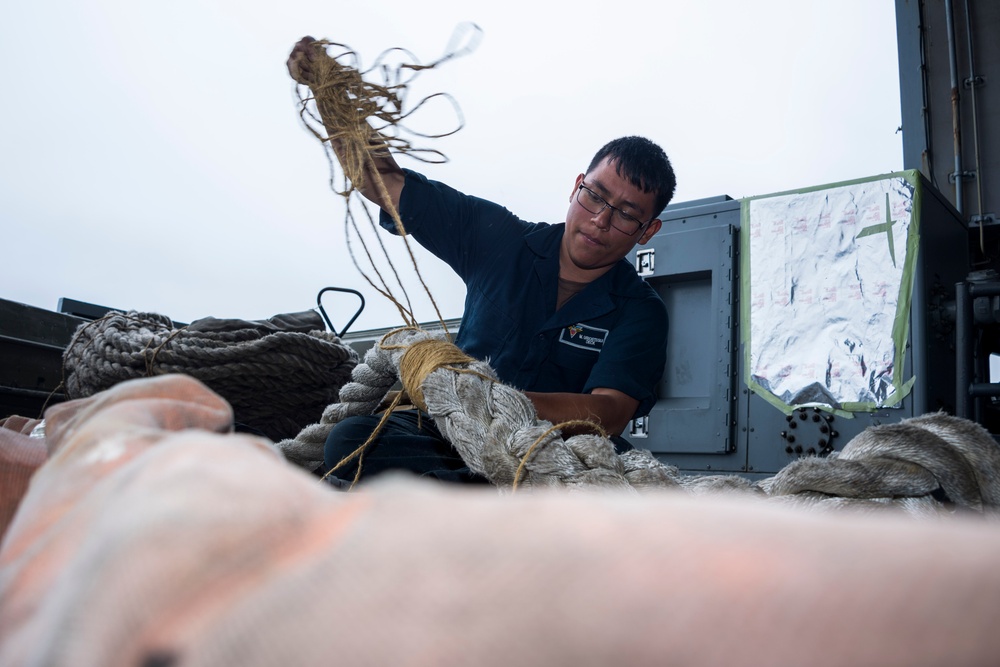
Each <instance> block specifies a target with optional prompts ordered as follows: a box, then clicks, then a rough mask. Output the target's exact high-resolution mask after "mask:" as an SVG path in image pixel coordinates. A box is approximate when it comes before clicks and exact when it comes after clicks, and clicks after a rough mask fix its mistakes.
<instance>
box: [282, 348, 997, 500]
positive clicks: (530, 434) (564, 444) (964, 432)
mask: <svg viewBox="0 0 1000 667" xmlns="http://www.w3.org/2000/svg"><path fill="white" fill-rule="evenodd" d="M439 345H441V346H449V345H450V344H449V343H447V342H445V341H444V340H442V336H441V335H440V334H435V333H430V332H427V331H421V330H418V329H402V330H398V331H396V332H392V333H390V334H388V335H387V336H386V337H385V338H384V339H383V340H382V341H381V342H380V343H379V344H377V345H375V346H374V347H372V348H371V349H370V350H369V351H368V353H367V354H366V355H365V359H364V363H362V364H359V365H358V366H357V367H356V368H355V369H354V372H353V374H352V381H351V382H349V383H347V384H346V385H344V387H343V389H342V390H341V400H342V401H343V402H342V403H338V404H335V405H331V406H329V407H328V408H327V410H326V411H325V412H324V414H323V421H322V423H321V424H315V425H312V426H310V427H309V428H307V429H306V430H304V431H303V433H301V434H300V435H299V437H298V438H296V439H294V440H289V441H285V442H283V443H279V447H280V448H281V449H282V450H283V451H285V453H286V456H288V457H289V458H290V459H292V460H295V461H297V462H299V463H305V462H309V463H310V464H313V467H315V466H318V465H319V463H321V461H322V449H323V443H324V442H325V440H326V436H327V435H328V434H329V431H330V429H332V427H333V425H334V424H335V423H337V422H338V421H340V420H341V419H343V418H345V417H347V416H351V415H358V414H371V413H372V412H373V411H374V410H376V409H378V407H379V406H380V405H381V404H382V403H383V400H384V398H385V397H386V395H387V393H388V391H389V390H390V389H391V387H392V386H393V385H394V383H395V382H396V380H397V378H398V376H399V371H398V369H399V368H401V367H402V368H407V367H413V368H417V369H419V370H417V371H412V372H415V375H416V376H415V377H412V378H408V379H404V380H403V384H404V386H407V385H409V386H413V385H415V384H416V385H419V387H420V392H421V394H422V399H420V401H421V403H422V404H423V409H425V410H426V411H427V412H428V413H429V414H430V415H431V417H432V418H433V419H434V421H435V423H436V424H437V426H438V428H439V429H440V430H441V432H442V434H443V435H444V436H445V437H446V438H447V439H448V440H449V441H450V442H451V443H452V445H453V446H454V447H455V449H456V450H457V451H458V453H459V454H460V455H461V457H462V459H463V460H464V461H465V462H466V464H467V465H468V466H469V467H470V468H471V469H472V470H474V471H475V472H477V473H479V474H481V475H484V476H485V477H487V478H488V479H489V480H490V481H491V482H493V484H495V485H496V486H497V487H499V488H500V489H501V490H504V489H506V490H508V491H509V490H511V489H514V488H515V487H516V488H521V487H562V488H570V489H574V488H575V489H585V488H618V489H628V490H635V491H639V490H647V489H665V488H678V489H683V490H685V491H687V492H689V493H695V494H703V493H716V492H721V491H725V492H738V493H745V494H751V495H755V496H759V497H766V498H768V499H769V500H772V501H776V502H782V503H787V504H795V505H800V506H809V507H813V508H817V509H841V508H850V509H854V510H870V511H874V510H881V509H884V508H895V509H898V510H901V511H903V512H906V513H908V514H911V515H914V516H936V515H939V514H942V513H949V512H951V511H952V510H953V509H954V508H955V507H960V508H965V509H969V510H973V511H983V512H989V513H991V514H992V513H994V512H995V510H996V508H997V507H998V506H1000V447H998V446H997V444H996V443H995V442H994V441H993V439H992V437H991V436H990V435H989V434H988V433H986V432H985V430H984V429H982V428H981V427H979V426H978V425H976V424H974V423H972V422H969V421H968V420H964V419H959V418H956V417H951V416H949V415H945V414H943V413H938V414H930V415H925V416H923V417H918V418H915V419H910V420H905V421H903V422H902V423H900V424H897V425H892V426H882V427H871V428H869V429H866V430H865V431H864V432H862V433H861V434H860V435H859V436H857V437H856V438H854V439H853V440H852V441H851V442H850V443H848V445H847V446H846V447H845V448H844V450H843V451H842V452H841V453H840V454H839V455H836V456H831V457H829V458H818V457H809V458H805V459H799V460H798V461H795V462H793V463H791V464H789V465H788V466H786V468H784V469H783V470H781V471H780V472H779V473H778V474H777V475H775V476H774V477H771V478H768V479H765V480H761V481H760V482H758V483H754V482H751V481H749V480H747V479H746V478H744V477H742V476H739V475H682V474H680V473H679V471H678V469H677V468H676V467H674V466H671V465H667V464H664V463H663V462H661V461H659V460H658V459H656V457H655V456H653V454H652V453H650V452H648V451H645V450H632V451H629V452H625V453H624V454H620V455H619V454H616V453H615V451H614V447H613V445H612V443H611V442H610V441H609V440H608V439H607V438H605V437H602V436H599V435H593V434H587V435H576V436H572V437H569V438H566V439H563V438H562V433H561V431H560V429H559V428H558V425H553V424H551V423H549V422H547V421H544V420H539V419H538V417H537V414H536V412H535V409H534V406H533V405H532V404H531V401H530V400H528V398H527V397H526V396H525V395H524V394H523V393H522V392H520V391H517V390H515V389H513V388H511V387H509V386H506V385H504V384H502V383H500V382H499V381H497V379H496V375H495V374H494V372H493V370H492V369H491V368H490V366H489V365H488V364H487V363H485V362H481V361H477V360H474V359H469V358H468V357H466V356H465V355H464V354H462V353H461V352H460V351H456V350H450V351H444V352H441V353H440V358H441V359H443V360H444V361H442V363H440V364H439V365H435V364H433V363H430V364H428V363H424V360H423V359H416V360H414V359H412V358H411V359H407V355H409V354H412V353H413V351H414V350H423V351H425V352H426V351H431V352H430V353H431V354H432V355H437V354H438V351H437V350H436V349H435V348H436V347H437V346H439ZM423 353H424V352H421V353H420V354H423ZM409 391H411V392H412V391H413V389H412V388H411V389H409ZM942 493H943V496H942Z"/></svg>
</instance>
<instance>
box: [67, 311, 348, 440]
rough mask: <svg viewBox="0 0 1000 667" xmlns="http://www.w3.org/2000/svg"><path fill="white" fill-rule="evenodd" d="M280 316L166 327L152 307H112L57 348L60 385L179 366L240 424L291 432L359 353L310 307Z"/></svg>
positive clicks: (87, 387) (82, 393)
mask: <svg viewBox="0 0 1000 667" xmlns="http://www.w3.org/2000/svg"><path fill="white" fill-rule="evenodd" d="M281 317H282V316H278V317H276V318H272V320H270V321H268V322H266V323H253V322H246V321H242V320H215V319H214V318H206V319H205V320H198V321H196V322H193V323H192V324H191V325H189V326H188V327H183V328H174V326H173V323H172V322H171V320H170V319H169V318H167V317H164V316H163V315H159V314H156V313H140V312H136V311H130V312H128V313H121V312H115V311H112V312H111V313H108V314H107V315H106V316H104V317H102V318H101V319H99V320H95V321H94V322H90V323H87V324H82V325H80V327H79V328H78V329H77V331H76V333H75V334H74V335H73V339H72V340H71V341H70V344H69V345H68V346H67V348H66V350H65V352H64V353H63V370H64V373H65V385H66V391H67V393H68V395H69V396H70V397H71V398H83V397H86V396H90V395H92V394H95V393H97V392H99V391H102V390H104V389H107V388H109V387H111V386H112V385H115V384H117V383H119V382H122V381H124V380H129V379H133V378H140V377H149V376H153V375H162V374H166V373H183V374H185V375H190V376H191V377H194V378H197V379H198V380H201V381H202V382H204V383H205V384H206V385H208V386H209V387H210V388H211V389H213V390H214V391H215V392H216V393H218V394H219V395H221V396H222V397H223V398H225V399H226V400H227V401H229V403H230V405H232V407H233V412H234V414H235V418H236V421H237V422H238V423H239V424H242V425H244V426H247V427H249V428H250V429H251V430H255V431H259V432H260V433H262V434H263V435H265V436H267V437H268V438H271V439H272V440H280V439H281V438H285V437H289V436H290V435H293V434H295V433H297V432H298V431H299V430H301V429H302V428H303V427H304V426H305V425H308V424H310V423H311V422H313V421H315V419H316V416H317V415H319V414H321V413H322V411H323V409H324V408H325V407H326V406H327V405H329V404H330V403H331V402H334V401H336V400H338V397H339V390H340V387H341V385H343V384H344V383H345V382H346V381H347V380H348V379H349V378H350V373H351V370H352V369H353V368H354V367H355V366H356V365H357V361H358V355H357V353H356V352H355V351H354V350H352V349H351V348H350V347H348V346H347V345H345V344H344V343H342V342H341V340H340V339H339V338H338V337H337V336H335V335H334V334H332V333H329V332H327V331H325V330H323V323H322V320H320V318H319V315H317V314H316V313H315V312H312V311H307V312H305V313H296V314H293V315H288V316H284V320H281V319H279V318H281ZM276 321H277V324H276V323H275V322H276ZM289 321H290V322H289ZM282 327H284V328H285V330H282ZM287 329H292V330H287Z"/></svg>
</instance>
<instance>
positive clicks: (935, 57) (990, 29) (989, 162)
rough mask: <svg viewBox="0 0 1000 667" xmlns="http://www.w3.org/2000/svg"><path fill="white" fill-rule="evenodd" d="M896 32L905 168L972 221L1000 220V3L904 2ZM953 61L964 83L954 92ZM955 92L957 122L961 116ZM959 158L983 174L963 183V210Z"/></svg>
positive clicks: (963, 165) (965, 167)
mask: <svg viewBox="0 0 1000 667" xmlns="http://www.w3.org/2000/svg"><path fill="white" fill-rule="evenodd" d="M949 5H950V7H951V9H952V12H951V14H952V21H951V23H952V26H953V29H952V30H951V31H949V29H948V28H949V25H948V7H949ZM967 9H968V14H967V12H966V10H967ZM970 28H971V34H970V30H969V29H970ZM896 32H897V35H896V39H897V45H898V52H899V84H900V105H901V114H902V120H903V167H904V168H905V169H919V170H920V171H921V172H922V173H923V174H924V175H925V176H927V178H928V179H929V180H930V181H931V183H932V184H934V185H935V186H936V187H937V188H938V189H939V190H940V191H941V192H942V193H943V194H944V195H945V197H946V198H947V199H948V200H949V201H950V202H951V203H952V205H956V207H957V208H959V210H960V211H961V212H962V215H963V216H964V218H965V219H966V220H972V219H975V218H976V217H977V216H979V215H980V214H992V215H993V216H996V215H998V214H1000V151H998V150H997V146H998V145H1000V49H998V48H997V42H996V39H997V34H998V33H1000V2H996V0H986V1H983V0H979V1H975V0H896ZM949 32H951V35H952V39H951V40H949ZM970 45H971V51H972V53H971V58H970ZM953 62H954V68H955V74H956V78H955V80H956V82H957V85H956V86H955V88H954V90H953V88H952V63H953ZM973 77H975V81H976V84H977V85H975V87H973V86H972V80H973ZM953 93H954V96H955V98H954V99H955V100H956V101H957V106H956V107H954V108H957V112H958V114H957V117H956V116H955V114H954V113H953V103H952V101H953ZM956 119H957V121H958V122H957V125H956V124H955V123H954V121H955V120H956ZM956 127H957V135H958V138H959V141H958V146H959V150H958V151H956V150H955V145H956V142H955V137H956V129H955V128H956ZM977 147H978V150H979V164H978V165H977V161H976V153H977ZM956 152H957V154H958V155H959V158H960V159H959V165H958V168H959V169H961V171H963V172H974V173H975V175H974V177H970V178H965V179H961V180H960V182H961V188H962V192H961V206H958V203H959V202H958V201H957V199H958V198H957V196H956V195H957V190H956V183H955V182H954V176H953V174H954V173H955V171H956V160H955V157H956ZM980 197H981V198H982V204H980ZM994 221H995V218H994Z"/></svg>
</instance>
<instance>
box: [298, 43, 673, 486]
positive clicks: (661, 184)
mask: <svg viewBox="0 0 1000 667" xmlns="http://www.w3.org/2000/svg"><path fill="white" fill-rule="evenodd" d="M313 41H314V40H313V39H312V38H310V37H306V38H303V39H302V40H301V41H300V42H299V43H298V44H297V45H296V46H295V49H294V50H293V51H292V53H291V55H290V57H289V59H288V69H289V73H290V74H291V75H292V78H294V79H295V80H296V81H298V82H299V83H303V84H306V85H308V84H309V83H310V75H311V71H312V67H313V64H314V63H315V59H316V58H322V57H329V56H327V55H326V54H325V53H324V52H323V51H322V50H321V49H317V48H316V47H315V46H313V45H312V42H313ZM333 148H334V151H335V152H336V153H337V154H338V155H340V151H339V147H338V146H337V144H336V142H334V143H333ZM374 170H375V171H377V173H378V176H379V177H381V179H382V180H383V182H384V183H385V186H386V191H387V193H388V197H389V201H385V200H383V199H382V197H381V195H380V194H379V192H378V191H377V190H376V188H375V187H374V186H373V185H371V184H372V183H373V177H374V175H372V178H367V177H366V178H365V187H362V188H360V192H361V194H362V195H363V196H364V197H365V198H366V199H368V200H369V201H371V202H373V203H375V204H376V205H379V206H380V207H381V208H382V214H381V217H380V223H381V225H382V226H383V227H385V228H386V229H387V230H389V231H392V232H395V227H394V225H393V222H392V219H391V218H390V217H389V215H388V214H387V213H386V212H385V211H386V210H387V208H388V206H389V205H390V204H391V205H392V206H393V207H395V208H396V210H398V211H399V214H400V216H401V217H402V221H403V226H404V227H405V228H406V231H407V233H408V234H411V235H412V236H413V238H415V239H416V240H417V242H418V243H420V244H421V245H422V246H424V247H425V248H427V249H428V250H429V251H430V252H432V253H433V254H435V255H436V256H437V257H439V258H441V259H442V260H444V261H445V262H446V263H447V264H448V265H449V266H451V267H452V269H454V270H455V272H456V273H457V274H458V275H459V276H460V277H461V278H462V280H463V281H464V282H465V285H466V290H467V294H466V300H465V311H464V313H463V315H462V323H461V326H460V329H459V333H458V335H457V337H456V339H455V344H456V345H457V346H458V347H460V348H461V349H462V350H464V351H465V353H466V354H469V355H470V356H472V357H475V358H477V359H485V360H488V361H489V362H490V365H491V366H492V367H493V369H494V370H495V371H496V373H497V376H498V377H499V378H500V380H501V381H503V382H504V383H506V384H508V385H510V386H513V387H516V388H518V389H520V390H522V391H524V393H525V395H526V396H527V397H528V398H529V399H530V400H531V402H532V403H533V404H534V406H535V409H536V411H537V413H538V417H539V418H540V419H544V420H548V421H550V422H552V423H559V422H564V421H569V420H581V419H582V420H589V421H592V422H597V423H599V424H601V426H602V427H603V428H604V429H605V431H606V432H607V433H609V434H614V436H615V437H613V440H614V441H615V444H616V448H618V449H619V451H622V450H624V449H628V448H630V447H629V445H628V443H627V442H626V441H625V440H624V439H622V438H620V437H618V434H620V433H621V432H622V430H623V429H624V428H625V426H626V425H627V424H628V422H629V421H630V420H631V419H632V418H633V417H638V416H642V415H645V414H648V413H649V410H650V409H651V408H652V406H653V404H654V403H655V401H656V394H655V391H656V384H657V383H658V382H659V380H660V377H661V375H662V373H663V367H664V364H665V359H666V340H667V312H666V308H665V306H664V305H663V302H662V301H661V300H660V298H659V296H658V295H657V294H656V292H655V291H654V290H653V289H652V288H651V287H650V286H649V285H648V284H646V283H645V282H644V281H643V280H641V279H640V278H639V277H638V275H637V274H636V272H635V270H634V269H633V268H632V266H631V264H629V263H628V262H627V261H625V260H624V257H625V256H626V255H627V254H628V253H629V252H630V251H631V250H632V248H633V247H635V245H636V244H637V243H638V244H645V243H646V242H647V241H649V239H650V238H651V237H652V236H653V235H654V234H655V233H656V232H657V231H659V229H660V220H659V219H658V218H657V215H658V214H659V213H660V212H661V211H662V210H663V209H664V207H666V205H667V203H668V202H669V201H670V198H671V197H672V196H673V192H674V188H675V185H676V180H675V177H674V172H673V169H672V167H671V165H670V161H669V159H668V158H667V156H666V154H665V153H664V152H663V150H662V149H661V148H660V147H659V146H657V145H656V144H654V143H653V142H651V141H649V140H648V139H645V138H642V137H622V138H620V139H616V140H614V141H611V142H609V143H608V144H606V145H605V146H604V147H603V148H601V149H600V150H599V151H598V152H597V154H596V155H595V156H594V158H593V160H592V161H591V163H590V165H589V166H588V167H587V170H586V172H585V173H582V174H579V175H578V176H577V177H576V180H575V182H574V184H573V189H572V190H571V191H570V194H569V210H568V212H567V213H566V222H565V224H557V225H549V224H545V223H529V222H525V221H523V220H520V219H519V218H518V217H516V216H515V215H514V214H512V213H511V212H510V211H508V210H507V209H505V208H503V207H502V206H500V205H498V204H494V203H492V202H489V201H486V200H484V199H479V198H477V197H471V196H468V195H465V194H462V193H461V192H458V191H457V190H454V189H452V188H451V187H449V186H447V185H445V184H443V183H439V182H436V181H432V180H429V179H427V178H425V177H424V176H423V175H421V174H418V173H416V172H413V171H410V170H408V169H407V170H404V169H401V168H400V167H399V165H397V164H396V161H395V160H394V159H393V158H392V157H391V156H389V155H388V153H386V154H385V156H384V157H379V158H376V159H375V166H374ZM378 420H379V418H378V417H377V416H362V417H352V418H349V419H346V420H344V421H342V422H340V423H339V424H337V425H336V426H335V427H334V429H333V431H332V432H331V433H330V436H329V438H328V439H327V442H326V448H325V452H324V458H325V465H326V469H330V468H332V467H333V466H335V465H336V464H337V463H339V462H340V461H341V459H342V458H344V457H345V456H347V455H348V454H350V453H352V452H353V451H354V450H356V449H357V448H358V447H359V446H360V445H361V444H363V443H364V442H365V441H366V440H367V439H368V437H369V436H370V435H371V433H372V431H373V430H374V427H375V425H376V424H377V423H378ZM354 465H355V464H354V463H353V462H352V463H351V464H350V465H349V466H347V467H345V468H341V469H338V470H337V472H336V474H337V476H338V477H341V478H352V477H353V476H354V473H355V469H354ZM393 469H396V470H398V469H403V470H409V471H411V472H414V473H416V474H419V475H423V476H427V477H432V478H437V479H442V480H449V481H466V482H480V481H484V480H483V478H481V477H479V476H478V475H476V474H474V473H472V472H470V471H469V469H468V467H467V466H466V465H465V463H464V462H463V461H462V459H461V458H460V457H459V456H458V454H457V452H456V451H455V450H454V449H453V448H452V447H451V445H450V444H449V443H448V442H447V441H446V440H445V439H444V437H443V436H442V435H441V434H440V432H439V431H438V430H437V429H436V428H435V426H434V423H433V420H431V419H430V418H429V417H428V416H427V415H422V418H421V417H420V416H419V414H418V413H417V411H415V410H412V411H398V412H396V413H395V414H393V415H392V417H391V418H390V420H389V422H388V423H387V424H386V426H385V427H384V429H383V430H382V431H381V432H380V433H379V435H378V437H377V439H376V440H375V441H374V442H373V443H372V445H371V446H370V447H369V449H368V451H366V453H365V457H364V463H363V465H362V476H363V477H370V476H372V475H375V474H378V473H380V472H383V471H385V470H393Z"/></svg>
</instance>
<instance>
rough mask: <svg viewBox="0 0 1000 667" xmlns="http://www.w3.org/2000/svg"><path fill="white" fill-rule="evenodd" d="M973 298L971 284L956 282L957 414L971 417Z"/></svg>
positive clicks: (957, 415) (966, 417)
mask: <svg viewBox="0 0 1000 667" xmlns="http://www.w3.org/2000/svg"><path fill="white" fill-rule="evenodd" d="M972 331H973V323H972V298H971V296H970V294H969V284H968V283H966V282H960V283H956V284H955V357H956V358H955V416H956V417H964V418H965V419H968V418H969V398H970V397H969V393H970V392H969V387H970V386H971V385H972V361H973V359H972V339H973V336H972Z"/></svg>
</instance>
